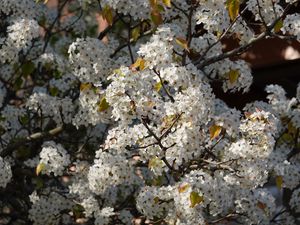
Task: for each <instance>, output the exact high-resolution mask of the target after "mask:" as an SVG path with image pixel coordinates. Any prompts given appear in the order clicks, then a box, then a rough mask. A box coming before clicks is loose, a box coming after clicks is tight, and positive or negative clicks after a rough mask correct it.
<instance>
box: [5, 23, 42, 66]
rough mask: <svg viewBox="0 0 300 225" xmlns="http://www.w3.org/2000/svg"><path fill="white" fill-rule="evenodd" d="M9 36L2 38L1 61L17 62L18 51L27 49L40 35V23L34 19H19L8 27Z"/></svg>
mask: <svg viewBox="0 0 300 225" xmlns="http://www.w3.org/2000/svg"><path fill="white" fill-rule="evenodd" d="M7 31H8V36H7V38H0V45H2V48H1V53H0V62H2V63H5V62H11V61H13V62H17V61H18V53H19V52H20V51H21V50H23V51H25V52H26V51H27V50H28V49H29V48H30V47H31V44H32V40H33V39H34V38H37V37H39V35H40V34H39V25H38V23H37V22H36V21H35V20H33V19H17V20H14V21H13V23H12V25H11V26H9V27H8V28H7Z"/></svg>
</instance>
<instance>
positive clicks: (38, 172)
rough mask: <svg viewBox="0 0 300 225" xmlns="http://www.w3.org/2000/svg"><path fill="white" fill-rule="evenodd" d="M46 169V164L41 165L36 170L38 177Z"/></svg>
mask: <svg viewBox="0 0 300 225" xmlns="http://www.w3.org/2000/svg"><path fill="white" fill-rule="evenodd" d="M45 167H46V165H45V163H39V164H38V165H37V167H36V169H35V173H36V175H37V176H38V175H39V174H40V173H41V172H42V170H43V169H45Z"/></svg>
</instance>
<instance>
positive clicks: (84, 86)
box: [80, 83, 92, 91]
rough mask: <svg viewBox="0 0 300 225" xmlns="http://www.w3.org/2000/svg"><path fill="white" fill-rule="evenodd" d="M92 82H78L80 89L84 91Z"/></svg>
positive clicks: (89, 87)
mask: <svg viewBox="0 0 300 225" xmlns="http://www.w3.org/2000/svg"><path fill="white" fill-rule="evenodd" d="M91 87H92V84H91V83H81V84H80V91H85V90H89V89H91Z"/></svg>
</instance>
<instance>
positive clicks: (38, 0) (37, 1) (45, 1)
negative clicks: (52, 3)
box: [35, 0, 49, 4]
mask: <svg viewBox="0 0 300 225" xmlns="http://www.w3.org/2000/svg"><path fill="white" fill-rule="evenodd" d="M42 1H43V0H35V2H36V3H40V2H42ZM48 1H49V0H44V1H43V2H44V4H47V3H48Z"/></svg>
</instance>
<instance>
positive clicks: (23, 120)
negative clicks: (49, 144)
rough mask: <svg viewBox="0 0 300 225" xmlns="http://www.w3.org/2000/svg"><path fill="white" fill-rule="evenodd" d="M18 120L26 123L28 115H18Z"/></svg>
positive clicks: (23, 123)
mask: <svg viewBox="0 0 300 225" xmlns="http://www.w3.org/2000/svg"><path fill="white" fill-rule="evenodd" d="M19 120H20V122H21V124H22V125H23V126H24V125H26V124H28V122H29V117H28V116H27V115H24V116H21V117H19Z"/></svg>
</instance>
